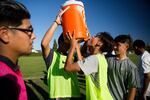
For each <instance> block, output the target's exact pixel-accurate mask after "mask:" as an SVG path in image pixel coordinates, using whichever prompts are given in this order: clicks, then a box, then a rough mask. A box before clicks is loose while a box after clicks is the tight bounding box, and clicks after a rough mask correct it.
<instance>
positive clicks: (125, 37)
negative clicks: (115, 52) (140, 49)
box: [114, 35, 132, 48]
mask: <svg viewBox="0 0 150 100" xmlns="http://www.w3.org/2000/svg"><path fill="white" fill-rule="evenodd" d="M114 41H115V43H117V42H120V43H127V44H128V45H129V48H130V47H131V45H132V38H131V36H130V35H118V36H117V37H116V38H115V39H114Z"/></svg>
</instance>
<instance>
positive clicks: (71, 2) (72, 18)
mask: <svg viewBox="0 0 150 100" xmlns="http://www.w3.org/2000/svg"><path fill="white" fill-rule="evenodd" d="M67 7H68V10H67V11H66V12H65V13H64V14H63V15H62V28H63V36H64V38H65V41H67V40H68V39H67V37H66V33H67V32H69V33H70V35H71V36H72V35H73V32H74V36H75V38H77V39H81V40H85V41H86V40H87V39H88V38H89V37H90V34H89V31H88V28H87V25H86V18H85V11H84V5H83V3H82V2H81V1H75V0H68V1H66V2H65V3H64V4H63V6H62V9H66V8H67Z"/></svg>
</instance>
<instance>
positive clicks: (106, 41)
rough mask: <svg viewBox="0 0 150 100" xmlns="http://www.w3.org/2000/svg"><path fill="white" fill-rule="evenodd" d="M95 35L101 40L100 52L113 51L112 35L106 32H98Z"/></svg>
mask: <svg viewBox="0 0 150 100" xmlns="http://www.w3.org/2000/svg"><path fill="white" fill-rule="evenodd" d="M96 37H98V38H100V40H101V41H102V42H103V45H102V47H101V49H100V50H101V51H102V52H107V53H111V52H112V51H113V46H114V42H113V37H112V36H111V35H110V34H109V33H108V32H99V33H97V34H96Z"/></svg>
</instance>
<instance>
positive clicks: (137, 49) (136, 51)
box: [133, 46, 142, 55]
mask: <svg viewBox="0 0 150 100" xmlns="http://www.w3.org/2000/svg"><path fill="white" fill-rule="evenodd" d="M133 50H134V52H135V54H136V55H141V54H142V52H141V51H140V48H138V47H136V46H135V47H133Z"/></svg>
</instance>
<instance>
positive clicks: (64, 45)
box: [59, 41, 70, 52]
mask: <svg viewBox="0 0 150 100" xmlns="http://www.w3.org/2000/svg"><path fill="white" fill-rule="evenodd" d="M59 46H60V48H61V50H62V51H66V52H67V51H68V50H69V48H70V44H69V43H67V42H64V41H61V42H60V44H59Z"/></svg>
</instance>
